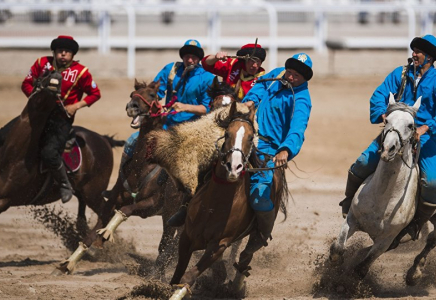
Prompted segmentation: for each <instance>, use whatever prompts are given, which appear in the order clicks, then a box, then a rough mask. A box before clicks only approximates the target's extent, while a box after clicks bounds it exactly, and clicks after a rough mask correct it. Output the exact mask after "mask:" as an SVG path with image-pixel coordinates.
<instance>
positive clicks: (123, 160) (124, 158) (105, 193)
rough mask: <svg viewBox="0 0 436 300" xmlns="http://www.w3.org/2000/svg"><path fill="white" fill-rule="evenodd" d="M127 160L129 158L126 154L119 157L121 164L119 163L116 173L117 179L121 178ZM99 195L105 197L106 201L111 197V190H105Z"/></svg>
mask: <svg viewBox="0 0 436 300" xmlns="http://www.w3.org/2000/svg"><path fill="white" fill-rule="evenodd" d="M129 160H130V157H129V156H128V155H127V154H126V153H124V152H123V154H122V156H121V162H120V169H119V171H118V177H121V176H122V174H123V168H124V165H125V164H126V163H127V162H128V161H129ZM101 195H102V196H103V197H105V198H106V199H109V198H110V197H111V196H112V190H106V191H103V192H102V193H101Z"/></svg>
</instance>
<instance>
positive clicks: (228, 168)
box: [226, 162, 232, 172]
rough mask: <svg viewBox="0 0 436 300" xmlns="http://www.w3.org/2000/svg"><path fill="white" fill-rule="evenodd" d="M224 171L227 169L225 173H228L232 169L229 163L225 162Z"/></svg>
mask: <svg viewBox="0 0 436 300" xmlns="http://www.w3.org/2000/svg"><path fill="white" fill-rule="evenodd" d="M226 169H227V171H229V172H230V170H231V169H232V164H231V163H229V162H227V163H226Z"/></svg>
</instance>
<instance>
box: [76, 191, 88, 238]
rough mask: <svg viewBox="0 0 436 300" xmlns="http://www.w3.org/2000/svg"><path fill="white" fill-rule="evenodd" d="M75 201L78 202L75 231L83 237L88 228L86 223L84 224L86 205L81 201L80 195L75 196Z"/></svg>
mask: <svg viewBox="0 0 436 300" xmlns="http://www.w3.org/2000/svg"><path fill="white" fill-rule="evenodd" d="M75 196H76V197H77V200H78V201H79V211H78V212H77V223H76V229H77V231H78V232H79V234H80V235H81V236H85V235H86V233H87V231H88V230H89V228H88V223H87V222H86V214H85V212H86V203H85V201H84V200H83V197H82V196H81V195H80V194H76V195H75Z"/></svg>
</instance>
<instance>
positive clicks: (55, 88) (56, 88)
mask: <svg viewBox="0 0 436 300" xmlns="http://www.w3.org/2000/svg"><path fill="white" fill-rule="evenodd" d="M61 85H62V74H61V73H59V72H58V71H55V70H52V71H49V70H45V71H44V73H43V74H42V75H41V76H40V77H39V78H37V79H36V80H35V81H34V83H33V91H32V95H33V94H36V93H38V92H41V91H44V92H48V93H51V94H53V95H60V93H61Z"/></svg>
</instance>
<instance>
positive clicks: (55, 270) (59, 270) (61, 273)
mask: <svg viewBox="0 0 436 300" xmlns="http://www.w3.org/2000/svg"><path fill="white" fill-rule="evenodd" d="M65 274H67V272H64V271H62V270H61V269H60V268H55V269H54V270H53V272H51V274H50V275H51V276H61V275H65Z"/></svg>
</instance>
